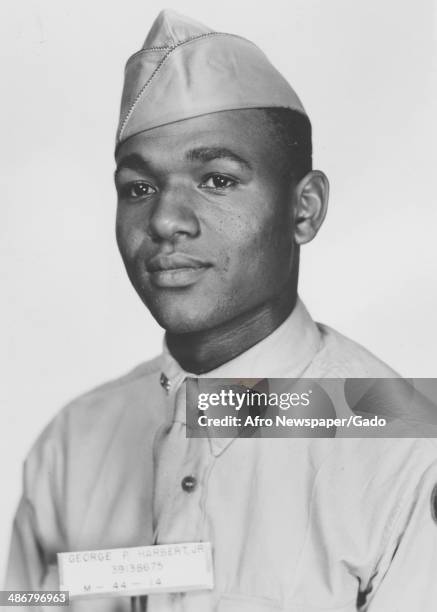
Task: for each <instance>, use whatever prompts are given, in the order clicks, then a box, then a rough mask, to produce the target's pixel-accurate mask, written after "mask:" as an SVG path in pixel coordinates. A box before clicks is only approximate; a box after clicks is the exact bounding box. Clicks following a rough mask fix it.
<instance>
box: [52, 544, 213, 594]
mask: <svg viewBox="0 0 437 612" xmlns="http://www.w3.org/2000/svg"><path fill="white" fill-rule="evenodd" d="M58 567H59V582H60V587H59V588H60V589H61V590H65V591H69V593H70V597H71V598H75V597H76V598H77V597H108V596H117V595H118V596H130V595H147V594H151V593H181V592H184V591H193V590H200V589H212V588H213V586H214V579H213V568H212V554H211V544H210V542H193V543H188V544H185V543H184V544H159V545H157V546H136V547H132V548H113V549H110V550H86V551H81V552H66V553H58Z"/></svg>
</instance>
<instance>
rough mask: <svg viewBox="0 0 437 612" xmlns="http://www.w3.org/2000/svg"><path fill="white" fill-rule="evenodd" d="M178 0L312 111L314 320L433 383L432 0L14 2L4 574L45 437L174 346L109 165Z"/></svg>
mask: <svg viewBox="0 0 437 612" xmlns="http://www.w3.org/2000/svg"><path fill="white" fill-rule="evenodd" d="M164 7H167V8H173V9H175V10H178V11H180V12H182V13H185V14H187V15H189V16H191V17H193V18H195V19H197V20H199V21H202V22H204V23H206V24H207V25H209V26H211V27H213V28H215V29H217V30H223V31H231V32H233V33H237V34H240V35H242V36H245V37H247V38H249V39H250V40H253V41H254V42H256V43H257V44H258V45H259V46H260V47H261V48H262V49H263V50H264V51H265V52H266V53H267V55H268V56H269V58H270V59H271V60H272V62H273V63H274V64H275V65H276V66H277V67H278V68H279V70H280V71H281V72H282V73H283V74H284V75H285V76H286V77H287V78H288V79H289V81H290V82H291V84H292V85H293V86H294V88H295V89H296V91H297V92H298V94H299V96H300V97H301V99H302V101H303V103H304V105H305V107H306V109H307V111H308V113H309V115H310V118H311V120H312V124H313V130H314V166H315V168H320V169H322V170H324V171H325V172H326V174H327V175H328V177H329V179H330V182H331V198H330V210H329V212H328V216H327V219H326V221H325V225H324V226H323V228H322V230H321V232H320V234H319V235H318V236H317V238H316V240H315V241H314V242H313V243H311V244H310V245H308V246H305V247H304V248H303V250H302V265H301V281H300V293H301V296H302V297H303V299H304V301H305V302H306V304H307V306H308V308H309V310H310V312H311V313H312V315H313V317H314V318H315V319H316V320H320V321H323V322H324V323H326V324H328V325H331V326H333V327H334V328H336V329H337V330H339V331H340V332H342V333H344V334H346V335H348V336H350V337H352V338H353V339H354V340H357V341H359V342H361V343H362V344H364V345H365V346H366V347H367V348H369V349H370V350H372V351H373V352H374V353H375V354H376V355H378V356H379V357H381V358H382V359H383V360H384V361H386V362H387V363H388V364H389V365H391V366H392V367H393V368H395V369H397V370H398V371H399V372H400V373H402V374H404V375H406V376H413V377H435V376H437V360H436V357H435V346H436V343H437V331H436V324H437V314H436V313H437V288H436V268H437V265H436V261H437V246H436V233H437V206H436V203H435V179H434V177H435V168H436V161H437V158H436V154H435V142H436V139H435V129H436V125H435V104H436V96H435V91H434V85H435V83H434V82H433V80H432V63H433V58H434V57H435V11H434V8H435V7H433V4H432V2H431V1H427V0H421V2H415V1H414V0H403V1H401V2H399V0H383V1H380V0H354V1H351V0H284V1H282V0H269V2H263V3H259V4H257V5H255V3H253V2H235V0H232V1H231V0H221V1H220V2H215V3H213V2H206V1H205V0H203V1H200V0H183V1H181V2H179V3H176V2H173V3H172V2H171V1H170V0H169V2H168V4H166V5H163V4H162V3H161V1H159V2H158V1H155V0H148V1H146V0H124V1H123V2H121V1H114V0H111V1H106V2H89V0H88V1H85V0H76V1H75V2H74V3H73V2H69V1H67V0H21V1H17V0H8V1H3V2H2V4H1V7H0V75H1V92H2V95H1V113H0V130H1V132H0V133H1V148H0V157H1V160H0V163H1V173H0V186H1V194H2V223H1V229H0V232H1V266H2V269H1V278H2V285H3V296H4V297H3V300H2V305H3V312H2V317H1V323H2V326H3V330H2V342H1V368H2V374H3V376H2V379H3V385H2V393H1V404H2V405H1V428H0V436H1V437H0V453H1V454H0V469H1V472H0V479H1V480H0V482H1V493H0V500H1V502H0V504H1V506H0V574H1V575H3V573H4V565H5V561H6V554H7V549H8V545H9V536H10V528H11V521H12V517H13V512H14V510H15V507H16V504H17V502H18V498H19V493H20V488H21V465H22V461H23V459H24V457H25V455H26V453H27V452H28V450H29V447H30V445H31V444H32V442H33V441H34V439H35V437H36V436H37V434H38V433H39V432H40V431H41V429H42V428H43V426H44V425H45V424H46V423H47V422H48V421H49V419H50V418H51V417H52V416H53V415H54V414H55V413H56V412H57V411H58V410H59V409H60V408H61V407H62V406H63V405H65V404H66V403H67V402H68V401H69V400H70V399H72V398H73V397H75V396H77V395H78V394H79V393H81V392H83V391H86V390H88V389H90V388H91V387H93V386H96V385H97V384H99V383H101V382H104V381H106V380H108V379H110V378H112V377H116V376H118V375H120V374H123V373H124V372H126V371H127V370H129V369H130V368H131V367H133V366H134V365H136V364H137V363H138V362H141V361H144V360H146V359H148V358H150V357H152V356H154V355H155V354H157V353H158V352H159V350H160V347H161V341H162V330H161V329H160V328H159V327H158V326H157V324H156V323H154V321H153V320H152V318H151V317H150V315H149V314H148V313H147V312H146V310H145V308H144V307H143V306H142V304H141V303H140V301H139V299H138V298H137V296H136V294H135V293H134V291H133V289H132V288H131V287H130V285H129V282H128V280H127V277H126V275H125V272H124V269H123V266H122V263H121V260H120V258H119V255H118V252H117V249H116V244H115V238H114V218H115V205H116V198H115V190H114V187H113V181H112V173H113V170H114V162H113V146H114V138H115V128H116V124H117V118H118V107H119V100H120V94H121V86H122V75H123V69H124V64H125V61H126V60H127V58H128V56H129V55H131V54H132V53H133V52H135V51H137V50H138V49H139V48H140V46H141V44H142V42H143V40H144V38H145V36H146V33H147V31H148V29H149V27H150V25H151V23H152V21H153V19H154V18H155V16H156V14H157V13H158V12H159V10H161V9H162V8H164ZM434 68H435V66H434ZM433 105H434V108H433Z"/></svg>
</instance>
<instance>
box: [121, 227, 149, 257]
mask: <svg viewBox="0 0 437 612" xmlns="http://www.w3.org/2000/svg"><path fill="white" fill-rule="evenodd" d="M117 242H118V246H119V248H120V251H121V253H122V255H123V257H125V258H127V259H129V260H131V259H134V257H135V256H136V255H137V254H138V252H139V251H140V249H141V246H142V244H143V242H144V232H143V231H142V230H140V229H138V228H124V227H123V226H121V227H117Z"/></svg>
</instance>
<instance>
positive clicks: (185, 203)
mask: <svg viewBox="0 0 437 612" xmlns="http://www.w3.org/2000/svg"><path fill="white" fill-rule="evenodd" d="M199 231H200V225H199V220H198V218H197V215H196V212H195V210H194V207H193V205H192V204H191V202H190V196H189V194H187V193H186V190H184V189H181V188H179V189H178V188H176V187H175V188H172V189H165V190H163V191H161V192H160V194H159V198H158V199H157V200H156V201H155V203H154V208H153V210H152V213H151V216H150V217H149V227H148V233H149V234H150V236H151V237H152V238H153V239H154V240H156V241H159V240H170V241H171V240H175V239H176V238H178V237H180V236H182V235H185V236H189V237H192V238H194V237H195V236H197V234H198V233H199Z"/></svg>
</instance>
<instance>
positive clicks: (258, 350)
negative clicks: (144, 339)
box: [160, 298, 321, 454]
mask: <svg viewBox="0 0 437 612" xmlns="http://www.w3.org/2000/svg"><path fill="white" fill-rule="evenodd" d="M320 343H321V336H320V332H319V329H318V327H317V325H316V324H315V323H314V321H313V319H312V318H311V316H310V314H309V313H308V311H307V309H306V308H305V306H304V304H303V302H302V301H301V300H300V298H298V299H297V302H296V305H295V307H294V309H293V311H292V312H291V314H290V315H289V316H288V317H287V319H286V320H285V321H284V322H283V323H282V324H281V325H280V326H279V327H277V328H276V329H275V330H274V331H273V332H272V333H271V334H270V335H269V336H267V337H266V338H264V339H263V340H261V341H260V342H258V343H257V344H255V345H254V346H252V347H251V348H249V349H248V350H247V351H245V352H244V353H241V355H238V356H237V357H235V358H234V359H231V360H230V361H228V362H226V363H224V364H222V365H220V366H219V367H218V368H215V369H214V370H211V371H209V372H206V373H204V374H200V375H196V374H192V373H190V372H186V371H185V370H183V368H181V366H180V365H179V363H178V362H177V361H176V360H175V359H174V357H172V355H171V354H170V351H169V350H168V347H167V344H166V342H165V339H164V346H163V353H162V361H161V364H162V366H161V380H160V382H161V386H162V387H163V388H164V389H165V390H166V392H167V394H169V395H172V396H173V394H174V393H176V391H177V389H178V387H179V386H180V385H181V384H182V382H183V381H184V379H185V378H187V377H191V378H299V377H300V376H301V375H302V374H303V372H304V371H305V370H306V368H307V367H308V365H309V364H310V363H311V361H312V360H313V358H314V356H315V354H316V353H317V351H318V350H319V347H320ZM211 442H212V445H213V446H215V447H216V450H218V451H220V450H222V449H223V448H224V446H226V445H227V444H225V443H229V440H228V439H227V438H214V439H211ZM214 454H216V453H214Z"/></svg>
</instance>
